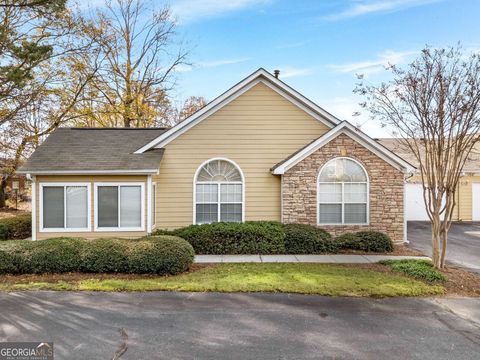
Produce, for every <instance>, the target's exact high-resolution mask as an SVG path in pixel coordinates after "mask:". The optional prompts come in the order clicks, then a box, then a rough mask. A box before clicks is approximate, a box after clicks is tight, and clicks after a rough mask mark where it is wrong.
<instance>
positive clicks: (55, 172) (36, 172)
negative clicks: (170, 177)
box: [16, 169, 159, 175]
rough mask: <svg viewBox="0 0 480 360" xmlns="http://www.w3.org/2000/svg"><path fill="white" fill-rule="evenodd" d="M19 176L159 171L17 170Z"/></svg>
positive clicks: (156, 172)
mask: <svg viewBox="0 0 480 360" xmlns="http://www.w3.org/2000/svg"><path fill="white" fill-rule="evenodd" d="M16 173H17V174H30V175H123V174H126V175H151V174H158V173H159V169H138V170H121V169H118V170H29V169H25V170H21V169H20V170H17V171H16Z"/></svg>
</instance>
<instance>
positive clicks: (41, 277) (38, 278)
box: [0, 264, 214, 284]
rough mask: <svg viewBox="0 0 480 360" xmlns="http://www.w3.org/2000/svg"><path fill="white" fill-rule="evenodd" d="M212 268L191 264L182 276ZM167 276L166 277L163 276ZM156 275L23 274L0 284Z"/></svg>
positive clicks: (2, 278) (3, 277)
mask: <svg viewBox="0 0 480 360" xmlns="http://www.w3.org/2000/svg"><path fill="white" fill-rule="evenodd" d="M210 266H214V265H212V264H193V265H192V266H191V267H190V269H189V270H188V271H186V272H184V273H183V274H187V273H190V272H195V271H198V270H200V269H203V268H205V267H210ZM165 276H168V275H165ZM158 277H159V275H156V274H117V273H99V274H97V273H77V272H75V273H65V274H24V275H0V283H10V284H11V283H19V284H28V283H34V282H45V283H54V282H57V281H65V282H75V281H82V280H90V279H96V280H111V279H115V280H138V279H152V278H158Z"/></svg>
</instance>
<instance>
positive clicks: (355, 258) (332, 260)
mask: <svg viewBox="0 0 480 360" xmlns="http://www.w3.org/2000/svg"><path fill="white" fill-rule="evenodd" d="M405 259H416V260H430V258H429V257H427V256H395V255H344V254H340V255H195V260H194V262H195V263H198V264H201V263H210V264H211V263H317V264H372V263H377V262H379V261H382V260H405Z"/></svg>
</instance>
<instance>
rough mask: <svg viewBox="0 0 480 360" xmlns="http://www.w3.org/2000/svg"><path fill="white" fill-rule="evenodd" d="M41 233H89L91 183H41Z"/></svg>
mask: <svg viewBox="0 0 480 360" xmlns="http://www.w3.org/2000/svg"><path fill="white" fill-rule="evenodd" d="M39 196H40V231H41V232H55V231H65V232H68V231H71V232H74V231H78V232H80V231H89V230H90V228H91V226H90V225H91V221H90V184H89V183H40V194H39Z"/></svg>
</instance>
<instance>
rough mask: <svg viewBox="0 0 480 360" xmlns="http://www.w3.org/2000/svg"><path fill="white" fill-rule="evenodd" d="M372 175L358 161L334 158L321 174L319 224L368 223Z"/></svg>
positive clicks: (319, 184)
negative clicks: (369, 187)
mask: <svg viewBox="0 0 480 360" xmlns="http://www.w3.org/2000/svg"><path fill="white" fill-rule="evenodd" d="M367 223H368V177H367V173H366V171H365V169H364V168H363V166H361V165H360V164H359V163H358V162H357V161H355V160H353V159H349V158H335V159H333V160H330V161H329V162H328V163H327V164H325V166H324V167H323V168H322V170H321V171H320V174H319V176H318V224H367Z"/></svg>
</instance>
